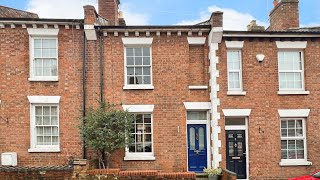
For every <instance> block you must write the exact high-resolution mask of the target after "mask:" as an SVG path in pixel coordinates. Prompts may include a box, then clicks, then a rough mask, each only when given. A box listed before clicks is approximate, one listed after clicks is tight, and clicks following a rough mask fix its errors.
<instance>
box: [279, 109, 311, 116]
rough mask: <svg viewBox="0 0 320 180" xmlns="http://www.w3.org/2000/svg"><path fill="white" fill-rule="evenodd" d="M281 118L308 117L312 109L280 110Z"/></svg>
mask: <svg viewBox="0 0 320 180" xmlns="http://www.w3.org/2000/svg"><path fill="white" fill-rule="evenodd" d="M278 112H279V116H280V117H283V118H286V117H308V116H309V113H310V109H279V110H278Z"/></svg>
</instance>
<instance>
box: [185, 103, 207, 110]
mask: <svg viewBox="0 0 320 180" xmlns="http://www.w3.org/2000/svg"><path fill="white" fill-rule="evenodd" d="M183 104H184V107H185V108H186V110H208V109H211V103H210V102H184V103H183Z"/></svg>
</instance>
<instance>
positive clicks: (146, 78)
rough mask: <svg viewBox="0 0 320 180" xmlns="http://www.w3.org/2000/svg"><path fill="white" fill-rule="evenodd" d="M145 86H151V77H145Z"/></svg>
mask: <svg viewBox="0 0 320 180" xmlns="http://www.w3.org/2000/svg"><path fill="white" fill-rule="evenodd" d="M143 84H151V77H150V76H143Z"/></svg>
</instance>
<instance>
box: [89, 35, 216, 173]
mask: <svg viewBox="0 0 320 180" xmlns="http://www.w3.org/2000/svg"><path fill="white" fill-rule="evenodd" d="M131 35H133V34H130V37H133V36H131ZM204 36H207V34H204ZM122 37H124V34H123V33H119V36H118V37H114V36H107V37H104V50H103V52H104V54H103V56H104V59H103V60H104V84H105V91H104V96H105V97H106V100H108V101H109V102H111V103H115V104H117V105H120V104H126V105H131V104H154V105H155V108H154V113H153V134H154V136H153V142H154V144H153V146H154V154H155V158H156V160H155V161H124V160H123V158H124V150H119V151H117V152H116V153H114V154H113V155H112V163H111V165H112V166H113V167H112V168H120V169H122V170H161V171H163V172H181V171H187V153H186V150H187V149H186V132H185V129H186V110H185V107H184V105H183V102H209V101H210V100H209V92H208V90H197V91H192V90H189V89H188V86H189V85H191V84H189V76H190V72H189V66H190V62H189V61H190V57H189V54H190V52H189V44H188V41H187V33H183V34H182V36H175V35H171V36H167V35H166V34H162V35H161V36H156V34H155V33H151V37H153V44H152V64H153V65H152V68H153V73H152V74H153V82H154V83H153V85H154V87H155V88H154V90H123V85H124V48H123V44H122V40H121V38H122ZM97 47H98V45H97V43H94V42H90V43H89V44H88V53H89V54H88V59H87V65H88V66H87V83H88V84H87V91H88V107H90V106H91V107H93V106H97V103H96V99H97V97H99V94H98V93H99V56H98V55H99V53H98V48H97ZM201 48H204V49H207V48H208V47H207V45H205V46H202V47H201ZM201 48H200V47H199V48H197V49H196V50H197V51H199V52H203V55H201V56H203V57H202V60H200V61H202V62H205V64H204V65H205V68H204V69H208V57H207V54H208V51H207V50H203V49H201ZM172 49H175V50H174V51H172ZM94 50H96V51H94ZM200 54H202V53H200ZM197 61H198V60H197ZM203 72H205V71H203ZM199 75H200V76H201V77H203V76H206V77H207V76H208V74H207V73H205V74H202V73H200V72H199ZM207 82H208V81H207ZM89 94H90V96H89ZM118 108H121V106H118ZM178 126H179V128H180V132H179V133H178ZM208 147H209V145H208ZM89 157H93V155H89Z"/></svg>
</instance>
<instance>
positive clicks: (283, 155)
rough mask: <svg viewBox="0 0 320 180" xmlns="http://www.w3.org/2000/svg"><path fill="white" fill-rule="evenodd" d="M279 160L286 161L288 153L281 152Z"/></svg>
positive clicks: (285, 151)
mask: <svg viewBox="0 0 320 180" xmlns="http://www.w3.org/2000/svg"><path fill="white" fill-rule="evenodd" d="M281 159H288V151H287V150H282V151H281Z"/></svg>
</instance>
